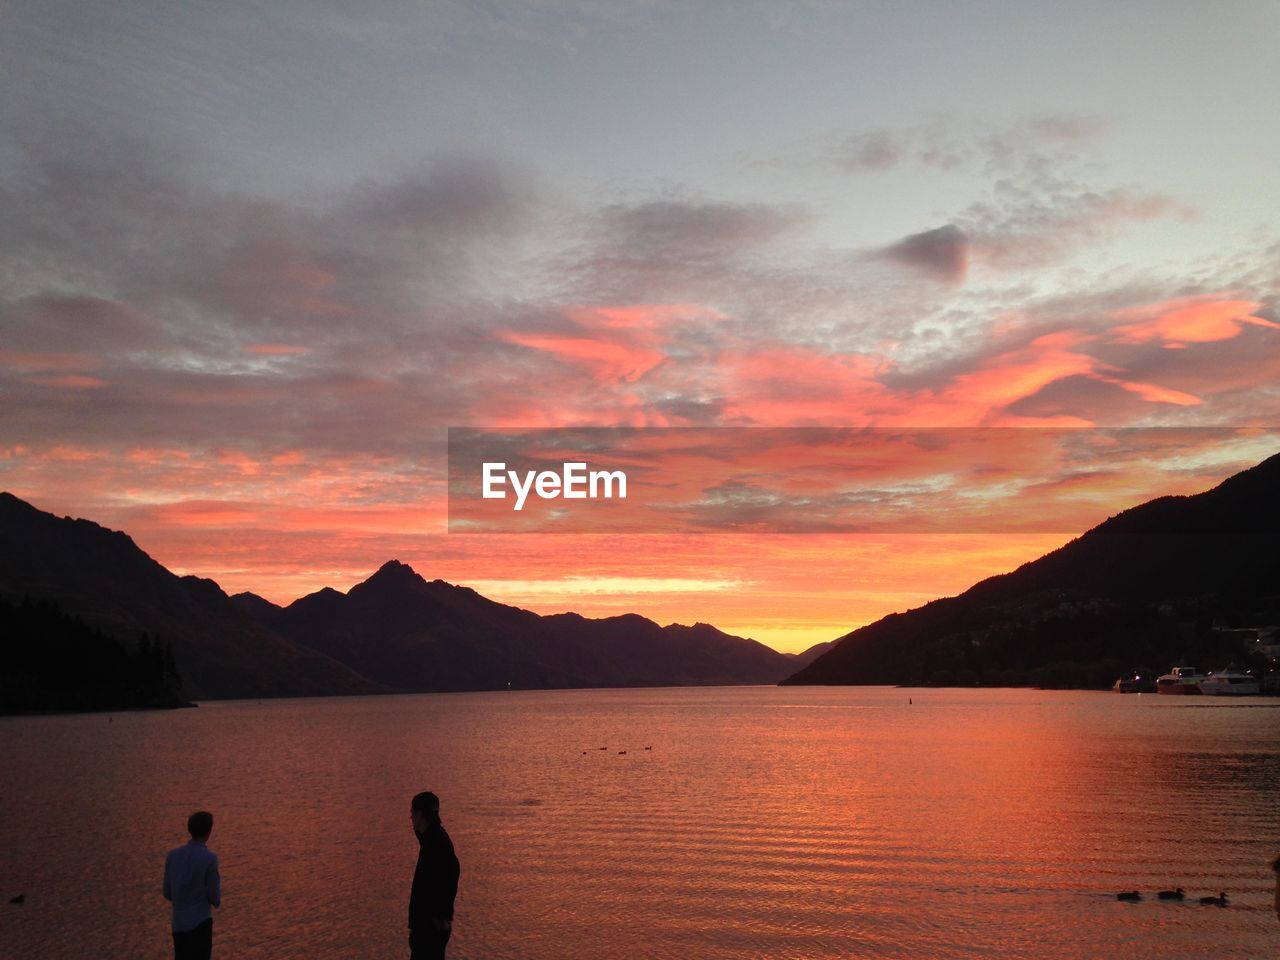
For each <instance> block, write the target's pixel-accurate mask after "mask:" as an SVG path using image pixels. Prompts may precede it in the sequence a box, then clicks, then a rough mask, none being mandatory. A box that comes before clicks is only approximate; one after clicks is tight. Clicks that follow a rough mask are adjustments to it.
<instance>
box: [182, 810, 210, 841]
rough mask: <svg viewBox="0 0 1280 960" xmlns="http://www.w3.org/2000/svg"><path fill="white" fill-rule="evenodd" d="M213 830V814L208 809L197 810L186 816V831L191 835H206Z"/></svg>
mask: <svg viewBox="0 0 1280 960" xmlns="http://www.w3.org/2000/svg"><path fill="white" fill-rule="evenodd" d="M212 830H213V814H212V813H210V812H209V811H208V810H197V811H196V812H195V813H193V814H192V815H191V816H189V817H187V833H189V834H191V836H193V837H207V836H208V835H209V834H210V832H211V831H212Z"/></svg>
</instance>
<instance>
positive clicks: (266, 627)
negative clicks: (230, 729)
mask: <svg viewBox="0 0 1280 960" xmlns="http://www.w3.org/2000/svg"><path fill="white" fill-rule="evenodd" d="M25 598H35V599H39V600H49V601H53V602H56V603H57V604H59V605H60V607H61V609H62V610H65V611H67V613H68V614H69V615H74V616H76V617H79V618H83V620H84V621H85V624H86V625H87V628H88V629H90V630H98V631H101V632H102V633H103V634H105V635H107V637H108V638H114V639H115V640H118V641H119V642H120V643H121V644H122V645H123V646H122V649H128V648H129V645H130V644H136V643H137V642H138V641H139V639H140V638H141V637H142V635H143V634H144V633H145V634H147V635H149V636H151V637H153V638H156V640H155V642H157V643H162V644H169V645H171V647H172V651H173V658H174V660H175V661H176V671H177V672H178V673H180V674H181V675H182V677H183V680H184V683H183V687H182V695H183V696H185V697H189V698H192V699H217V698H225V697H269V696H311V695H327V694H349V693H368V692H379V691H384V692H385V691H393V690H394V691H423V690H484V689H507V688H508V686H510V687H511V688H552V687H583V686H634V685H658V684H661V685H667V684H715V683H776V682H777V681H778V680H779V679H781V678H782V677H784V676H786V675H788V674H789V673H792V672H793V671H794V670H795V669H796V668H797V666H800V665H803V664H805V663H807V662H808V658H809V657H811V656H814V655H816V652H815V653H812V654H810V653H806V654H799V655H792V654H781V653H778V652H777V651H775V650H772V649H771V648H769V647H766V646H764V645H763V644H761V643H757V642H756V641H754V640H749V639H744V638H742V637H734V636H730V635H728V634H725V633H723V632H721V631H719V630H717V629H716V628H715V627H712V626H710V625H709V624H702V623H699V624H695V625H694V626H692V627H687V626H682V625H680V624H672V625H670V626H667V627H660V626H659V625H658V624H656V623H654V622H653V621H651V620H647V619H645V618H644V617H640V616H636V615H634V614H630V615H626V616H621V617H610V618H608V619H604V620H590V619H587V618H584V617H581V616H578V615H577V614H572V613H569V614H560V615H557V616H551V617H541V616H538V615H537V614H534V613H531V612H529V611H527V610H521V609H519V608H517V607H511V606H506V605H504V604H501V603H496V602H494V601H492V600H489V599H487V598H485V597H483V596H481V595H480V594H478V593H476V591H474V590H471V589H469V588H467V587H461V586H455V585H452V584H449V583H445V582H444V581H441V580H434V581H430V582H428V581H427V580H424V579H423V578H422V577H420V576H418V574H417V573H415V572H414V571H413V570H412V569H410V568H409V567H408V566H406V565H404V564H402V563H398V562H396V561H391V562H389V563H387V564H385V565H384V566H383V567H382V568H381V569H379V570H378V571H377V572H376V573H375V574H374V575H373V576H371V577H370V578H369V579H368V580H366V581H365V582H364V583H361V584H358V585H357V586H355V587H353V588H352V589H351V590H350V591H349V592H348V593H345V594H344V593H340V592H338V591H337V590H333V589H331V588H327V587H326V588H325V589H323V590H320V591H318V592H316V593H313V594H311V595H309V596H306V597H303V598H301V599H300V600H297V601H295V602H294V603H292V604H290V605H289V606H287V607H280V606H277V605H276V604H274V603H271V602H270V601H268V600H265V599H264V598H262V597H260V596H258V595H256V594H253V593H241V594H237V595H236V596H235V597H228V596H227V595H226V594H225V593H223V591H222V589H221V588H220V587H219V586H218V585H217V584H216V583H214V582H213V581H212V580H206V579H201V578H199V577H190V576H188V577H178V576H175V575H174V574H173V573H171V572H169V571H168V570H166V569H165V568H164V567H162V566H161V565H160V564H158V563H156V562H155V561H154V560H153V559H151V557H149V556H147V554H145V553H144V552H143V551H142V550H140V549H139V548H138V547H137V545H136V544H134V542H133V541H132V540H131V539H130V538H129V537H128V536H126V535H125V534H123V533H119V532H116V531H112V530H108V529H105V528H103V527H101V526H99V525H98V524H96V523H92V522H90V521H88V520H73V519H70V518H58V517H55V516H53V515H52V514H48V513H44V512H42V511H40V510H38V509H36V508H35V507H33V506H31V505H30V504H28V503H25V502H23V501H22V500H19V499H18V498H17V497H14V496H12V495H10V494H0V601H7V602H9V603H12V604H19V603H22V602H23V600H24V599H25ZM24 676H25V677H26V679H24V680H23V681H22V682H23V683H27V684H28V685H30V683H33V682H35V681H31V680H30V676H29V671H28V674H24ZM41 683H43V681H42V682H41ZM37 685H39V684H37Z"/></svg>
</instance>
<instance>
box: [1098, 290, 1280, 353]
mask: <svg viewBox="0 0 1280 960" xmlns="http://www.w3.org/2000/svg"><path fill="white" fill-rule="evenodd" d="M1261 307H1262V304H1261V303H1259V302H1257V301H1255V300H1217V299H1194V300H1173V301H1169V302H1166V303H1158V304H1153V305H1152V306H1149V307H1141V308H1139V309H1137V310H1124V311H1121V312H1119V313H1117V314H1116V319H1118V320H1127V321H1131V322H1128V323H1123V324H1122V325H1120V326H1118V327H1113V328H1112V330H1111V338H1112V339H1113V340H1115V341H1116V342H1118V343H1147V342H1149V341H1152V340H1156V341H1163V342H1164V344H1165V346H1167V347H1169V348H1171V349H1181V348H1185V347H1186V346H1187V345H1188V344H1192V343H1212V342H1213V341H1216V340H1230V339H1231V338H1232V337H1236V336H1239V335H1240V332H1241V331H1242V330H1243V329H1244V326H1245V324H1253V325H1255V326H1259V327H1269V328H1271V329H1273V330H1280V324H1278V323H1272V322H1271V321H1270V320H1264V319H1263V318H1262V317H1257V316H1253V312H1254V311H1255V310H1258V309H1260V308H1261Z"/></svg>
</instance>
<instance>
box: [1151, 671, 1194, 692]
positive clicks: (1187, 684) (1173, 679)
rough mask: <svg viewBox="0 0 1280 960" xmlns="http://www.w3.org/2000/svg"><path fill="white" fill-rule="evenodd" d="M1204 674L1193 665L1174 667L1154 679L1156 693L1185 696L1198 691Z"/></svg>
mask: <svg viewBox="0 0 1280 960" xmlns="http://www.w3.org/2000/svg"><path fill="white" fill-rule="evenodd" d="M1204 679H1205V675H1204V674H1203V673H1201V672H1200V671H1199V670H1197V669H1196V668H1195V667H1174V668H1173V669H1172V670H1170V671H1169V672H1168V673H1166V674H1165V675H1164V676H1163V677H1160V678H1159V679H1158V680H1156V693H1172V694H1179V695H1182V696H1186V695H1188V694H1196V693H1200V684H1201V682H1202V681H1203V680H1204Z"/></svg>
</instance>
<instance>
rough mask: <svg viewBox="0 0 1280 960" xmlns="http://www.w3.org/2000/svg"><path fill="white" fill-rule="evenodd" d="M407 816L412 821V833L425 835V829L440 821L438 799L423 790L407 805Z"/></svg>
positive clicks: (428, 791)
mask: <svg viewBox="0 0 1280 960" xmlns="http://www.w3.org/2000/svg"><path fill="white" fill-rule="evenodd" d="M409 816H410V817H411V818H412V819H413V832H414V833H426V832H427V827H429V826H430V825H431V824H433V823H438V822H439V821H440V798H439V797H437V796H436V795H435V794H434V793H432V792H431V791H430V790H424V791H423V792H422V793H419V794H417V795H416V796H415V797H414V798H413V802H412V803H410V804H409Z"/></svg>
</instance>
